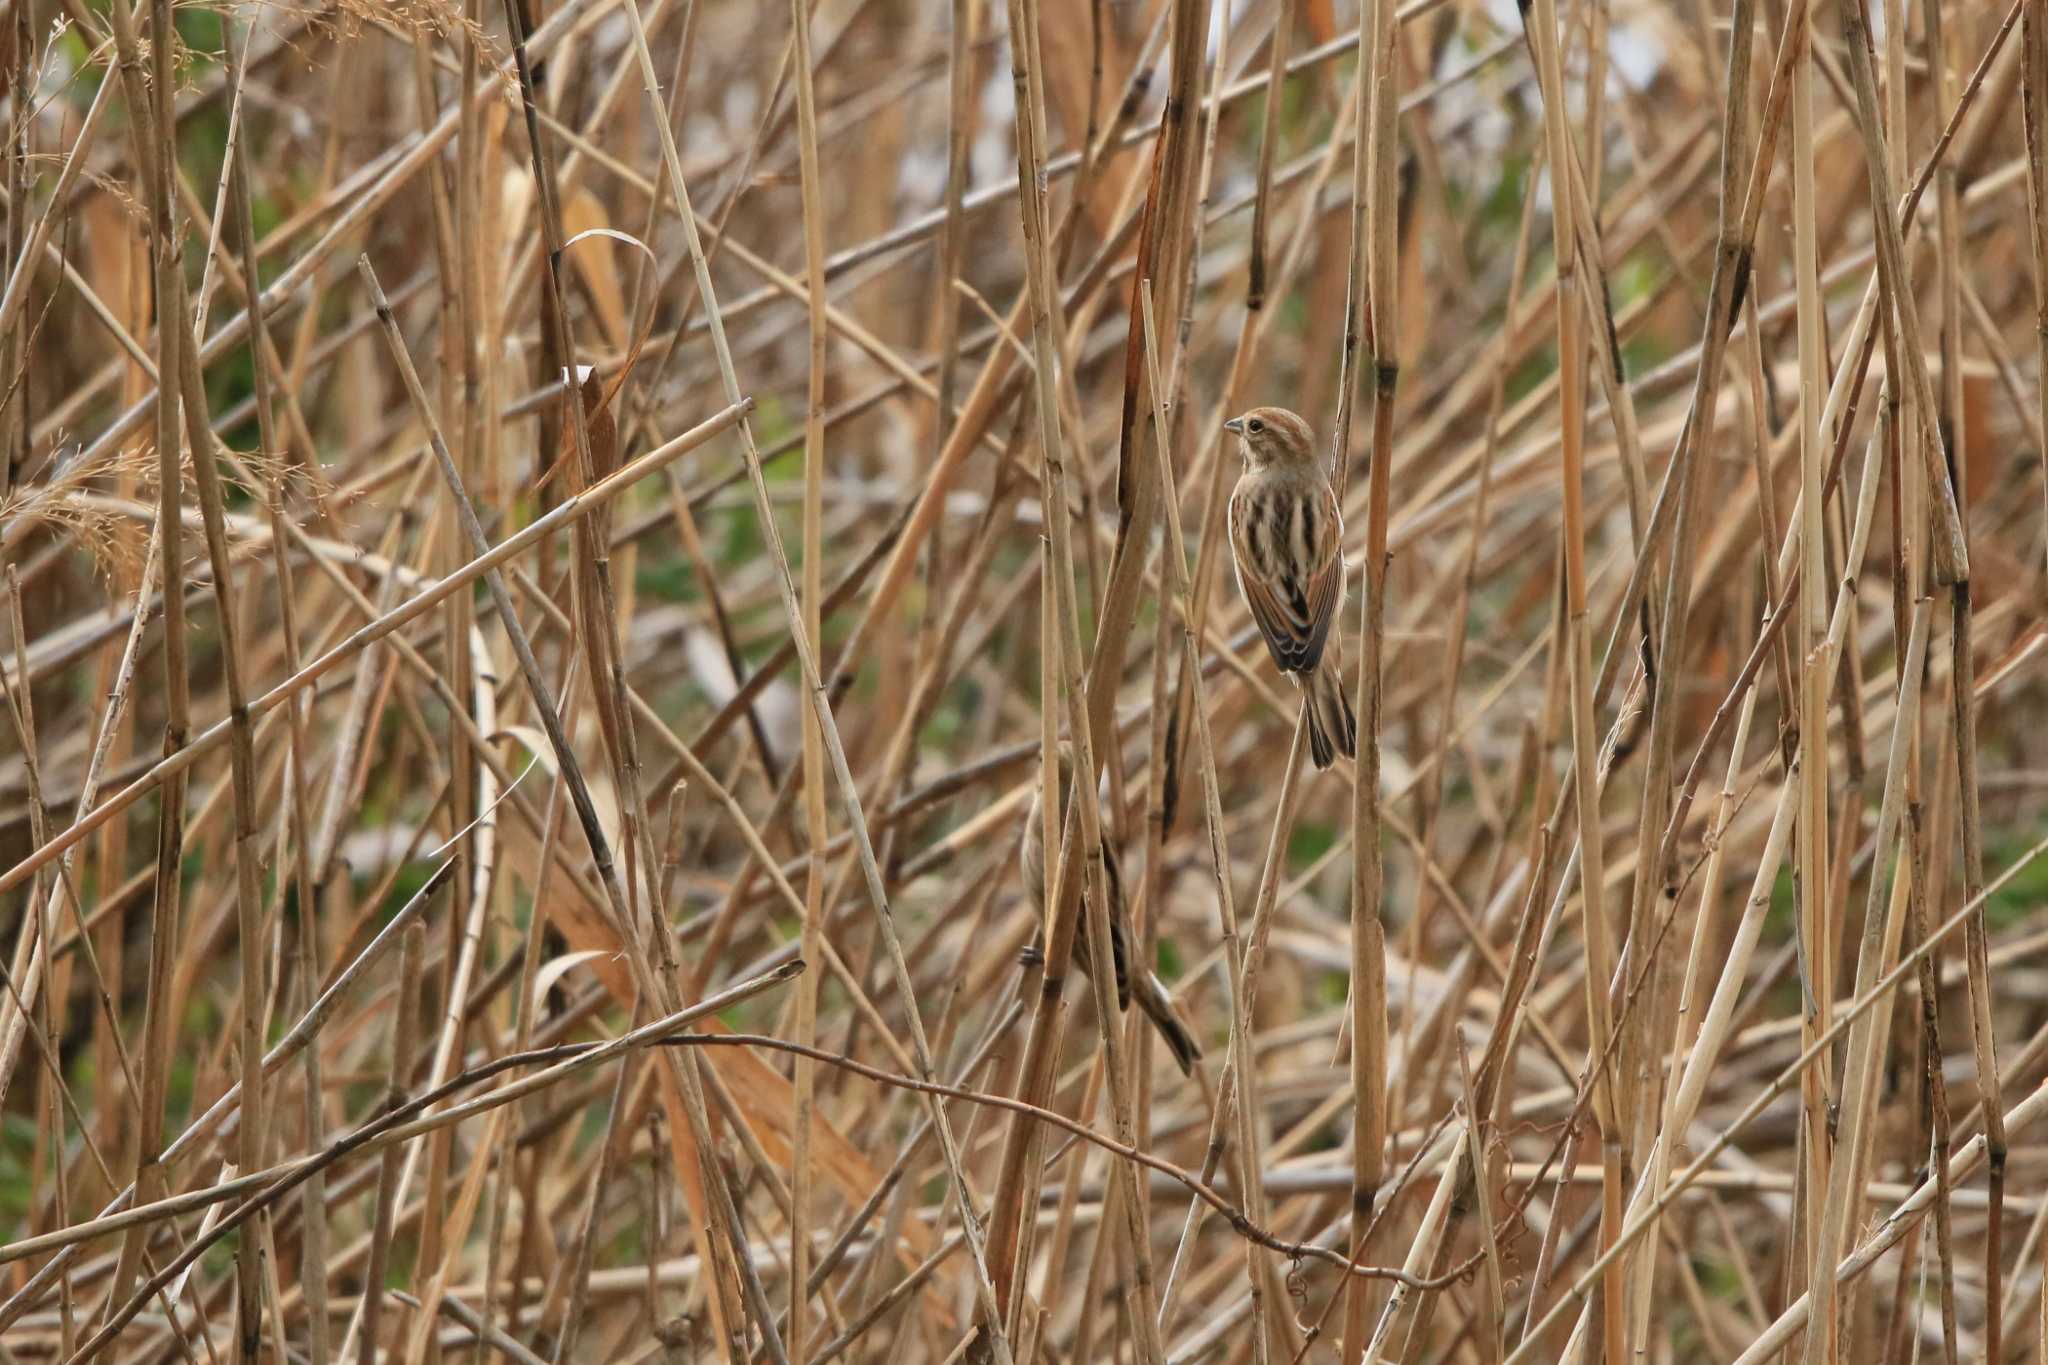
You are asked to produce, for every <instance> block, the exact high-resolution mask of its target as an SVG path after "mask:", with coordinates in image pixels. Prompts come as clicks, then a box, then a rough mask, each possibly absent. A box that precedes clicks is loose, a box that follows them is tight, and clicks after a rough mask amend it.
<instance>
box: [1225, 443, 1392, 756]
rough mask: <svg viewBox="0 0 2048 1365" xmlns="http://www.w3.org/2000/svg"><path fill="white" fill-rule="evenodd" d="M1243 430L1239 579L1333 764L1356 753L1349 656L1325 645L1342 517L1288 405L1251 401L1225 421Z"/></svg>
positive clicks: (1319, 747)
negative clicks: (1347, 691) (1347, 685)
mask: <svg viewBox="0 0 2048 1365" xmlns="http://www.w3.org/2000/svg"><path fill="white" fill-rule="evenodd" d="M1223 426H1224V428H1225V429H1226V430H1228V431H1233V432H1236V433H1237V437H1238V445H1239V446H1240V447H1241V450H1242V453H1243V455H1244V473H1243V474H1242V475H1240V476H1239V478H1238V480H1237V487H1236V488H1235V489H1234V490H1232V492H1231V494H1230V550H1231V556H1232V558H1234V559H1235V560H1236V561H1237V586H1238V590H1239V591H1240V592H1242V593H1243V594H1244V600H1245V603H1246V604H1247V605H1248V606H1250V607H1251V609H1252V619H1253V620H1254V621H1256V622H1258V625H1259V633H1260V634H1261V635H1263V636H1265V637H1266V649H1267V650H1268V651H1269V652H1270V653H1271V654H1272V656H1273V662H1274V663H1275V664H1277V665H1279V668H1280V671H1281V672H1282V673H1285V674H1286V675H1287V677H1288V680H1289V681H1291V682H1292V683H1293V684H1294V685H1295V686H1296V687H1298V688H1300V689H1301V692H1302V695H1303V697H1304V698H1306V700H1307V704H1308V744H1309V756H1310V758H1312V759H1313V760H1314V761H1315V765H1316V766H1317V767H1318V768H1327V767H1329V766H1330V764H1331V762H1332V761H1333V760H1334V759H1335V757H1336V755H1337V753H1338V752H1340V751H1341V752H1342V753H1343V755H1344V756H1345V757H1346V758H1355V757H1357V755H1358V721H1357V718H1356V717H1355V716H1353V714H1352V711H1351V700H1350V698H1349V697H1347V696H1345V695H1344V679H1343V666H1342V661H1341V660H1340V659H1339V657H1338V652H1337V651H1336V650H1335V649H1330V648H1327V646H1328V643H1329V639H1330V623H1331V622H1332V621H1334V620H1336V619H1337V609H1338V607H1339V606H1341V605H1342V604H1343V601H1344V556H1343V550H1342V546H1343V541H1344V517H1343V513H1342V512H1341V511H1340V510H1339V508H1338V505H1337V490H1336V489H1335V488H1334V487H1332V486H1331V484H1330V476H1329V473H1328V471H1327V470H1326V468H1325V467H1324V464H1323V460H1322V456H1321V455H1320V454H1319V453H1318V451H1317V450H1316V439H1315V432H1314V430H1313V429H1312V428H1311V427H1310V426H1309V424H1308V423H1307V422H1306V421H1304V420H1302V418H1301V417H1300V416H1298V415H1297V414H1295V413H1292V412H1289V411H1288V410H1287V409H1285V408H1253V409H1252V410H1251V411H1250V412H1247V413H1245V414H1244V415H1243V416H1242V417H1233V418H1231V419H1230V420H1229V421H1228V422H1225V423H1224V424H1223Z"/></svg>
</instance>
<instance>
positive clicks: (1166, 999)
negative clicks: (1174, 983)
mask: <svg viewBox="0 0 2048 1365" xmlns="http://www.w3.org/2000/svg"><path fill="white" fill-rule="evenodd" d="M1135 975H1136V976H1137V980H1136V982H1134V983H1133V985H1134V989H1133V990H1132V991H1131V995H1132V996H1133V997H1134V998H1135V999H1136V1000H1137V1002H1138V1008H1139V1009H1141V1010H1143V1011H1145V1014H1146V1017H1147V1018H1149V1019H1151V1021H1152V1026H1153V1027H1154V1028H1156V1029H1158V1030H1159V1036H1160V1037H1161V1038H1164V1039H1165V1040H1166V1047H1167V1050H1168V1051H1169V1052H1171V1053H1173V1060H1174V1061H1176V1062H1178V1063H1179V1064H1180V1070H1181V1074H1182V1075H1183V1076H1192V1075H1194V1074H1195V1063H1196V1062H1199V1061H1201V1060H1202V1045H1201V1044H1200V1043H1198V1042H1196V1041H1195V1035H1194V1031H1193V1030H1191V1029H1190V1028H1189V1027H1188V1026H1187V1021H1186V1020H1184V1019H1182V1018H1181V1017H1180V1011H1179V1010H1177V1009H1175V1008H1174V1005H1173V997H1172V996H1170V995H1168V994H1167V992H1166V983H1165V982H1163V981H1161V980H1160V979H1159V978H1158V977H1156V976H1154V975H1153V974H1152V973H1150V972H1139V973H1135Z"/></svg>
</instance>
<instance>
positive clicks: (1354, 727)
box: [1301, 659, 1358, 768]
mask: <svg viewBox="0 0 2048 1365" xmlns="http://www.w3.org/2000/svg"><path fill="white" fill-rule="evenodd" d="M1301 691H1302V698H1303V701H1304V703H1305V704H1306V705H1307V707H1308V749H1309V757H1310V758H1312V759H1313V760H1315V765H1316V766H1317V767H1318V768H1327V767H1329V766H1330V764H1331V762H1332V761H1334V759H1335V758H1336V756H1337V753H1338V752H1339V751H1341V752H1342V753H1343V755H1344V757H1346V758H1356V757H1358V719H1357V717H1356V716H1354V715H1353V714H1352V712H1351V698H1349V697H1347V696H1345V695H1344V675H1343V672H1342V671H1341V670H1340V669H1338V668H1337V667H1336V664H1335V662H1334V661H1333V660H1328V659H1326V660H1325V661H1324V662H1323V665H1322V666H1321V667H1320V668H1318V669H1316V671H1315V672H1313V673H1311V674H1309V675H1308V677H1306V678H1304V679H1302V682H1301Z"/></svg>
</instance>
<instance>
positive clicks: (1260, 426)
mask: <svg viewBox="0 0 2048 1365" xmlns="http://www.w3.org/2000/svg"><path fill="white" fill-rule="evenodd" d="M1245 426H1246V427H1248V428H1249V429H1251V430H1252V431H1264V430H1265V429H1266V424H1265V423H1264V422H1261V421H1260V420H1259V419H1258V418H1256V417H1254V418H1252V420H1251V421H1249V422H1247V423H1245Z"/></svg>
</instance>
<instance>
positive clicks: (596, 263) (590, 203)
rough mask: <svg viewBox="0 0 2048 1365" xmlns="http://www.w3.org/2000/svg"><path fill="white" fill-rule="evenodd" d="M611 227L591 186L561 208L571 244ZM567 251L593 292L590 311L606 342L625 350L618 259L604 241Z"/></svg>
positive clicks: (623, 296) (623, 298)
mask: <svg viewBox="0 0 2048 1365" xmlns="http://www.w3.org/2000/svg"><path fill="white" fill-rule="evenodd" d="M610 227H611V222H610V220H609V219H607V218H606V217H605V211H604V204H603V203H602V202H601V201H600V200H599V199H598V197H597V195H596V194H594V193H592V191H591V190H590V188H589V187H588V186H578V187H577V189H576V191H575V193H573V194H571V195H570V196H569V198H568V200H567V201H566V202H565V203H563V205H562V231H563V233H564V234H566V236H567V238H568V243H569V244H570V245H573V244H574V242H575V239H576V238H578V237H581V236H583V235H584V234H585V233H594V232H602V231H606V230H608V229H610ZM564 250H565V251H568V255H569V258H570V259H571V260H572V261H574V262H575V264H576V273H577V274H578V275H580V276H582V277H583V287H584V288H585V289H587V290H589V291H590V307H591V311H592V312H594V313H595V314H597V325H598V327H599V328H600V329H602V330H603V332H604V339H605V342H606V343H607V344H608V345H609V346H610V347H611V348H612V349H613V350H615V351H618V350H624V349H625V346H626V335H627V333H626V290H625V286H624V284H622V283H621V282H620V280H619V263H618V260H617V259H616V258H615V257H614V256H613V254H612V253H611V252H609V251H607V250H605V249H604V245H603V243H601V242H599V243H592V244H591V245H590V246H588V247H585V248H584V249H583V250H581V251H569V250H568V246H567V245H565V247H564Z"/></svg>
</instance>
